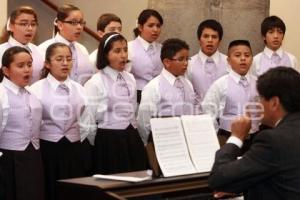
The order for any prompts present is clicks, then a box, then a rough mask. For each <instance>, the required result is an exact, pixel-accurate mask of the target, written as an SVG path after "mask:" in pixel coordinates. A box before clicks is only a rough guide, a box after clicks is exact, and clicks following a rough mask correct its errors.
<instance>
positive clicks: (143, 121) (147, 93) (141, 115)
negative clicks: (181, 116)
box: [137, 68, 193, 144]
mask: <svg viewBox="0 0 300 200" xmlns="http://www.w3.org/2000/svg"><path fill="white" fill-rule="evenodd" d="M160 76H163V77H164V78H166V80H167V81H168V82H169V83H170V84H171V85H174V83H175V80H176V78H179V79H180V80H182V82H187V83H188V85H189V86H190V88H191V89H192V90H193V86H192V84H191V82H190V81H189V80H188V79H187V78H185V77H184V76H179V77H175V76H174V75H173V74H171V73H170V72H169V71H167V70H166V69H165V68H163V70H162V72H161V74H160V75H159V76H157V77H155V78H154V79H152V80H151V81H150V82H149V83H148V84H147V85H146V86H145V87H144V89H143V91H142V100H141V104H140V106H139V110H138V117H137V121H138V130H139V133H140V135H141V138H142V140H143V142H144V144H146V143H147V140H148V137H149V134H150V131H151V127H150V119H151V118H152V117H154V116H157V115H158V112H159V111H158V108H159V102H160V101H161V94H160V86H159V82H160V78H161V77H160Z"/></svg>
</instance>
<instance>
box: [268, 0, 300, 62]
mask: <svg viewBox="0 0 300 200" xmlns="http://www.w3.org/2000/svg"><path fill="white" fill-rule="evenodd" d="M299 8H300V1H299V0H284V1H282V0H271V3H270V15H277V16H278V17H280V18H281V19H282V20H283V21H284V22H285V25H286V27H287V28H286V33H285V38H284V45H283V47H284V49H285V50H287V51H289V52H291V53H292V54H294V55H295V56H296V57H297V59H298V61H300V42H299V40H300V39H299V36H300V25H299V14H298V12H299Z"/></svg>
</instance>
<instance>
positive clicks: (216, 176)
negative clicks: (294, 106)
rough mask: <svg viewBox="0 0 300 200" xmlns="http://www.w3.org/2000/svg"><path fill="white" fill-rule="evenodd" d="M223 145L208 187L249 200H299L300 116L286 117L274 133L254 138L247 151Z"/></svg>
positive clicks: (261, 134)
mask: <svg viewBox="0 0 300 200" xmlns="http://www.w3.org/2000/svg"><path fill="white" fill-rule="evenodd" d="M239 155H240V149H239V147H237V146H236V145H235V144H225V145H224V146H223V147H222V148H221V149H220V150H219V151H217V153H216V158H215V163H214V165H213V168H212V171H211V176H210V178H209V184H210V187H211V188H213V189H214V190H217V191H225V192H233V193H241V192H244V191H247V197H248V199H249V200H260V199H265V200H276V199H288V200H300V113H292V114H288V115H286V116H285V117H284V118H283V119H282V120H281V121H280V122H279V124H278V125H277V126H276V127H275V128H274V129H268V130H264V131H262V132H260V133H258V134H257V136H256V138H255V139H254V141H253V144H252V146H251V147H250V149H249V150H248V151H247V152H246V153H245V154H244V155H243V157H242V158H240V159H237V157H238V156H239Z"/></svg>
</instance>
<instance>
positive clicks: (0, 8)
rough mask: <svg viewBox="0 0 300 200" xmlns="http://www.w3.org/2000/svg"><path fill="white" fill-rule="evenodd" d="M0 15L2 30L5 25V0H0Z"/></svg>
mask: <svg viewBox="0 0 300 200" xmlns="http://www.w3.org/2000/svg"><path fill="white" fill-rule="evenodd" d="M0 13H1V15H0V27H1V28H2V27H3V26H4V25H5V24H6V17H7V16H6V15H7V0H0Z"/></svg>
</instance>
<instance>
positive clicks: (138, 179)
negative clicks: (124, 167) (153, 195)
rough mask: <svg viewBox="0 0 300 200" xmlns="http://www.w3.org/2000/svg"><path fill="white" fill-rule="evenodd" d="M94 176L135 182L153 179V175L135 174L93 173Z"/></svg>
mask: <svg viewBox="0 0 300 200" xmlns="http://www.w3.org/2000/svg"><path fill="white" fill-rule="evenodd" d="M93 177H94V178H99V179H108V180H116V181H127V182H135V183H136V182H142V181H146V180H150V179H152V177H151V176H146V177H133V176H115V175H103V174H95V175H93Z"/></svg>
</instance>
